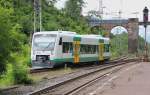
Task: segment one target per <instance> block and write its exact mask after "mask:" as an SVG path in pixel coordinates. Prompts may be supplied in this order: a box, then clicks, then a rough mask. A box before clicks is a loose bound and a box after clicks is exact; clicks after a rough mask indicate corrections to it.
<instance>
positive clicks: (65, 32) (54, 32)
mask: <svg viewBox="0 0 150 95" xmlns="http://www.w3.org/2000/svg"><path fill="white" fill-rule="evenodd" d="M34 34H68V35H70V34H73V35H75V34H76V32H71V31H41V32H35V33H34Z"/></svg>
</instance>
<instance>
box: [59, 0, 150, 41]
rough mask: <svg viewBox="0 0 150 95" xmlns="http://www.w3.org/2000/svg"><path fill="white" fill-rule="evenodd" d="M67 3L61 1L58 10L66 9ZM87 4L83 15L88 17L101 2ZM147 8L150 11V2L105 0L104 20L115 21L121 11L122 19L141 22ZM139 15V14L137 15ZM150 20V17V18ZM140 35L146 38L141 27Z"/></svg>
mask: <svg viewBox="0 0 150 95" xmlns="http://www.w3.org/2000/svg"><path fill="white" fill-rule="evenodd" d="M65 1H67V0H59V1H58V3H57V4H56V7H57V8H59V9H60V8H62V7H64V4H65ZM84 1H85V2H86V5H85V7H83V12H82V14H83V15H86V14H87V12H88V11H90V10H96V11H98V10H99V0H84ZM145 6H147V7H148V8H149V10H150V0H103V7H104V8H103V13H104V15H103V19H115V18H117V17H119V11H120V10H121V12H122V14H121V17H122V18H136V17H138V18H139V21H142V19H143V9H144V7H145ZM135 13H138V14H135ZM149 14H150V12H149ZM149 20H150V16H149ZM139 35H140V36H142V37H144V27H143V26H139ZM147 39H148V42H150V26H149V27H148V28H147Z"/></svg>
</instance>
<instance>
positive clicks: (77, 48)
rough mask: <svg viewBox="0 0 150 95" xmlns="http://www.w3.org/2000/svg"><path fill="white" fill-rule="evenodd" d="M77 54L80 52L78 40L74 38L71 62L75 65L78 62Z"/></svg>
mask: <svg viewBox="0 0 150 95" xmlns="http://www.w3.org/2000/svg"><path fill="white" fill-rule="evenodd" d="M79 52H80V38H79V37H75V38H74V42H73V61H74V63H75V64H77V63H79V61H80V57H79Z"/></svg>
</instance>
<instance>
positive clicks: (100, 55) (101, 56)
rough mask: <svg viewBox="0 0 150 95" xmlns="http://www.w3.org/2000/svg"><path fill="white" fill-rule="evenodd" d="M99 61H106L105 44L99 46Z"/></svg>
mask: <svg viewBox="0 0 150 95" xmlns="http://www.w3.org/2000/svg"><path fill="white" fill-rule="evenodd" d="M99 60H100V61H102V60H104V44H103V43H100V44H99Z"/></svg>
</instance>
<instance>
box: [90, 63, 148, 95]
mask: <svg viewBox="0 0 150 95" xmlns="http://www.w3.org/2000/svg"><path fill="white" fill-rule="evenodd" d="M91 95H150V62H149V63H146V62H141V63H139V64H135V65H133V66H130V67H128V68H126V69H125V70H122V71H121V72H119V73H118V74H115V75H113V76H111V78H110V79H109V80H108V81H107V82H105V83H104V85H103V86H101V87H99V88H97V89H95V91H93V94H91Z"/></svg>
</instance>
